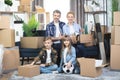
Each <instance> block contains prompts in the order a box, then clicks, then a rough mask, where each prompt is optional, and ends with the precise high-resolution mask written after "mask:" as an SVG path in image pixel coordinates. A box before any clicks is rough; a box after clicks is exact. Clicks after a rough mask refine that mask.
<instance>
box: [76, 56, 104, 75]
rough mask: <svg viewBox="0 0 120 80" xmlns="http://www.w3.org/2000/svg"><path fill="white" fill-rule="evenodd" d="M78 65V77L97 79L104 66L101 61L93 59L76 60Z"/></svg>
mask: <svg viewBox="0 0 120 80" xmlns="http://www.w3.org/2000/svg"><path fill="white" fill-rule="evenodd" d="M77 60H78V62H79V65H80V75H82V76H87V77H97V76H99V75H101V73H102V67H104V66H106V64H105V65H102V61H101V60H96V59H93V58H77Z"/></svg>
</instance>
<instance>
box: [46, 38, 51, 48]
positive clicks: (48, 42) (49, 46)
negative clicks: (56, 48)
mask: <svg viewBox="0 0 120 80" xmlns="http://www.w3.org/2000/svg"><path fill="white" fill-rule="evenodd" d="M44 45H45V48H47V49H51V45H52V40H50V39H49V40H46V41H45V42H44Z"/></svg>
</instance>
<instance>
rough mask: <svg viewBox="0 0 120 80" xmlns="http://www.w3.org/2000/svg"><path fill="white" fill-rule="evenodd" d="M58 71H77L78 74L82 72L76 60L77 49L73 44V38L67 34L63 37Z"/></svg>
mask: <svg viewBox="0 0 120 80" xmlns="http://www.w3.org/2000/svg"><path fill="white" fill-rule="evenodd" d="M58 71H59V72H64V73H76V74H78V73H79V72H80V71H79V67H78V65H77V60H76V50H75V48H74V47H73V46H72V45H71V39H70V37H69V36H65V38H63V43H62V51H61V62H60V67H59V68H58Z"/></svg>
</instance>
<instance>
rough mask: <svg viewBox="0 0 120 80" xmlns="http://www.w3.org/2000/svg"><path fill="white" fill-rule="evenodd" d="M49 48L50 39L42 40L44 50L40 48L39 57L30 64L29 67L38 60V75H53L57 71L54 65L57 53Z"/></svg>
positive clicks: (50, 44)
mask: <svg viewBox="0 0 120 80" xmlns="http://www.w3.org/2000/svg"><path fill="white" fill-rule="evenodd" d="M51 46H52V40H51V38H50V37H46V38H45V39H44V48H42V50H41V51H40V53H39V55H38V56H37V57H36V58H35V59H34V61H33V62H32V63H31V65H34V64H35V63H36V62H37V61H39V60H40V62H41V63H40V73H54V72H55V71H57V69H58V66H57V64H56V61H57V52H56V50H54V49H53V48H52V47H51Z"/></svg>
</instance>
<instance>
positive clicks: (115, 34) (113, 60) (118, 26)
mask: <svg viewBox="0 0 120 80" xmlns="http://www.w3.org/2000/svg"><path fill="white" fill-rule="evenodd" d="M119 36H120V12H119V11H117V12H114V15H113V26H112V33H111V56H110V67H111V69H112V70H120V64H119V61H120V53H119V51H120V37H119Z"/></svg>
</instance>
